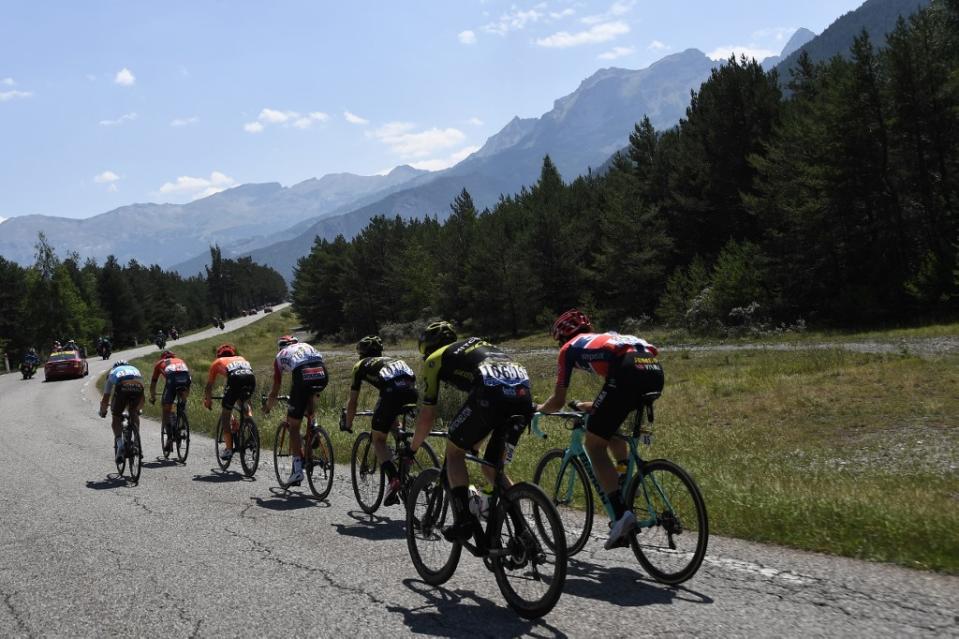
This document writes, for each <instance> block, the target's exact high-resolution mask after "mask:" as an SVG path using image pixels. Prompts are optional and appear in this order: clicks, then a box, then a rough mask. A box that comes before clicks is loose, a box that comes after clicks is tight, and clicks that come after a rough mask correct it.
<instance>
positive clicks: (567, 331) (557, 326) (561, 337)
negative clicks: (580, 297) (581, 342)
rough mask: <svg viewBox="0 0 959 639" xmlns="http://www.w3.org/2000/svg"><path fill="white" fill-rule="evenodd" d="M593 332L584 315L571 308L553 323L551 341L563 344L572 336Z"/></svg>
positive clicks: (587, 318) (591, 325)
mask: <svg viewBox="0 0 959 639" xmlns="http://www.w3.org/2000/svg"><path fill="white" fill-rule="evenodd" d="M591 330H593V324H592V323H591V322H590V321H589V317H587V316H586V313H584V312H582V311H580V310H579V309H575V308H571V309H570V310H568V311H566V312H565V313H563V314H562V315H560V316H559V317H558V318H556V321H555V322H553V330H552V331H551V333H552V335H553V339H555V340H556V341H557V342H565V341H567V340H569V339H570V338H571V337H573V336H574V335H578V334H579V333H585V332H587V331H591Z"/></svg>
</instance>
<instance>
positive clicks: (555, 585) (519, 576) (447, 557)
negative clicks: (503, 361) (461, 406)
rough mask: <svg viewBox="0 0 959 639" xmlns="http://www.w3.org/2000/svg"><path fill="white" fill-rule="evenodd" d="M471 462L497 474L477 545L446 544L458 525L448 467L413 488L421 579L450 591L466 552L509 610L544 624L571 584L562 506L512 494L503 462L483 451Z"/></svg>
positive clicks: (515, 424)
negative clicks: (447, 533) (449, 530)
mask: <svg viewBox="0 0 959 639" xmlns="http://www.w3.org/2000/svg"><path fill="white" fill-rule="evenodd" d="M525 422H526V419H525V418H524V417H523V416H522V415H517V416H513V417H511V418H510V419H509V422H508V423H509V424H510V427H511V428H523V427H525ZM493 436H494V437H498V438H505V433H504V432H498V433H495V434H494V435H493ZM499 443H500V444H502V441H500V442H499ZM466 459H467V461H470V462H472V463H477V464H482V465H484V466H489V467H491V468H493V469H494V470H495V471H496V477H495V480H494V482H493V492H492V495H491V496H490V502H489V516H488V518H487V519H486V529H485V530H484V529H483V524H482V522H480V523H478V525H477V530H476V531H475V532H474V535H473V538H472V539H471V540H469V541H463V542H459V541H457V542H450V541H447V540H446V538H445V537H444V536H443V529H444V528H446V527H447V526H449V525H451V524H452V523H453V508H452V501H451V499H452V495H451V492H450V488H449V481H448V479H447V474H446V462H444V463H443V468H442V469H440V468H428V469H426V470H424V471H423V472H421V473H420V474H419V476H418V477H417V478H416V480H415V481H414V482H413V485H412V487H411V488H410V494H409V501H408V505H407V510H406V542H407V546H408V548H409V551H410V557H411V558H412V560H413V565H414V566H415V567H416V572H417V573H419V575H420V577H421V578H422V579H423V581H425V582H426V583H428V584H430V585H433V586H438V585H440V584H443V583H446V581H448V580H449V579H450V577H452V576H453V573H454V572H455V571H456V566H457V564H458V563H459V560H460V555H461V553H462V550H463V548H465V549H466V550H467V551H468V552H470V553H471V554H472V555H474V556H476V557H482V558H483V561H484V563H485V564H486V567H487V568H488V569H490V570H491V571H492V572H493V573H494V574H495V575H496V584H497V586H499V589H500V592H501V593H502V594H503V597H504V598H505V599H506V603H507V604H508V605H509V606H510V608H512V609H513V610H515V611H516V612H517V613H518V614H519V615H520V616H521V617H525V618H527V619H534V618H537V617H542V616H543V615H545V614H546V613H548V612H549V611H550V610H552V609H553V607H554V606H555V605H556V602H557V601H559V597H560V595H561V594H562V592H563V585H564V584H565V582H566V564H567V553H566V535H565V533H564V532H563V523H562V520H561V519H560V516H559V513H558V512H557V510H556V506H554V505H553V503H552V501H551V500H550V499H549V497H547V496H546V493H544V492H543V490H542V489H541V488H540V487H539V486H536V485H535V484H530V483H527V482H522V483H518V484H514V485H513V486H507V484H506V480H505V475H504V473H503V467H504V463H503V460H502V459H499V460H497V462H495V463H493V462H489V461H486V460H485V459H482V458H480V457H478V456H477V453H476V451H473V452H472V453H471V454H468V455H467V456H466Z"/></svg>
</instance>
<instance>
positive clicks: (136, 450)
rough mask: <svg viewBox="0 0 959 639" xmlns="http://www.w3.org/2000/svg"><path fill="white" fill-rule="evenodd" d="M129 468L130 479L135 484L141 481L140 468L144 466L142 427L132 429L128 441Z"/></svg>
mask: <svg viewBox="0 0 959 639" xmlns="http://www.w3.org/2000/svg"><path fill="white" fill-rule="evenodd" d="M127 459H128V464H127V466H128V470H129V472H130V481H131V482H133V483H134V484H135V483H137V482H139V481H140V470H142V467H143V449H142V448H141V446H140V429H139V428H131V429H130V441H129V442H127Z"/></svg>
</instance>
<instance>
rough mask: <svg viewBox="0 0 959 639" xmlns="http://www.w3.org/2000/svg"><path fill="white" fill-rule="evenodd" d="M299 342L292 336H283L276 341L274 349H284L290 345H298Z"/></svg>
mask: <svg viewBox="0 0 959 639" xmlns="http://www.w3.org/2000/svg"><path fill="white" fill-rule="evenodd" d="M299 341H300V340H298V339H296V337H294V336H292V335H284V336H283V337H280V338H279V339H277V340H276V347H277V349H282V348H286V347H287V346H289V345H290V344H298V343H299Z"/></svg>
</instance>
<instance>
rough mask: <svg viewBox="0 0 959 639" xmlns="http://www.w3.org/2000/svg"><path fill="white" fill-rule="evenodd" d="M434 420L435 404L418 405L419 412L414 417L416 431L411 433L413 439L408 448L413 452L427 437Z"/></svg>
mask: <svg viewBox="0 0 959 639" xmlns="http://www.w3.org/2000/svg"><path fill="white" fill-rule="evenodd" d="M435 421H436V406H434V405H432V404H423V405H422V406H420V412H419V414H418V415H417V417H416V432H415V433H413V441H411V442H410V449H411V450H412V451H413V452H415V451H417V450H419V449H420V446H421V445H422V444H423V442H424V441H426V438H427V437H429V434H430V430H432V428H433V423H434V422H435Z"/></svg>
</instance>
